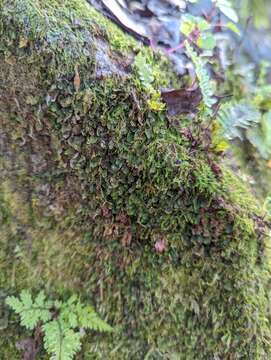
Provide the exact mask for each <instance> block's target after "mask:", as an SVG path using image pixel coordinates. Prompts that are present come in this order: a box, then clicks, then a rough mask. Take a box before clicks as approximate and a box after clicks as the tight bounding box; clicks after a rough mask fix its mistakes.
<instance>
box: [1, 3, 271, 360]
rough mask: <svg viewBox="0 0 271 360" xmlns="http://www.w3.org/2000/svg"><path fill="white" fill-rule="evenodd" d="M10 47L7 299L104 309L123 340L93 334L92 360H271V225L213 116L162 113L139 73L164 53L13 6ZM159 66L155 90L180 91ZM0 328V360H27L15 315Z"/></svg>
mask: <svg viewBox="0 0 271 360" xmlns="http://www.w3.org/2000/svg"><path fill="white" fill-rule="evenodd" d="M79 20H80V21H79ZM0 36H1V43H0V93H1V97H0V124H1V146H2V147H3V151H2V152H1V155H0V167H1V175H0V176H1V184H0V198H1V203H0V214H1V217H0V219H1V223H0V288H1V290H2V289H3V293H4V294H5V295H6V296H10V295H13V294H18V293H19V292H20V291H21V290H23V289H26V288H27V289H31V293H32V292H34V293H35V292H36V291H37V292H38V291H40V290H42V289H44V290H45V293H46V294H47V296H48V298H50V299H51V298H61V299H63V302H62V304H66V303H67V301H69V300H66V299H70V297H71V296H72V294H73V293H77V294H80V299H82V303H89V302H91V303H92V304H93V306H94V308H95V309H96V310H97V313H99V314H100V316H101V318H104V319H106V321H107V322H108V323H110V324H111V325H112V327H113V328H114V331H113V332H110V333H106V334H96V333H95V334H86V335H85V336H84V338H83V339H82V348H81V352H80V354H79V355H78V356H82V357H83V358H84V359H86V360H98V359H109V360H128V359H129V360H130V359H133V360H142V359H144V358H145V359H149V360H159V359H163V360H164V359H178V360H179V359H180V360H194V359H197V360H201V359H202V360H205V359H212V358H217V359H218V358H220V359H255V360H257V359H259V360H262V359H268V358H269V357H270V354H271V328H270V313H269V306H270V299H269V296H270V295H269V285H268V283H269V276H270V264H269V260H268V253H267V255H265V254H266V252H265V246H266V243H267V241H268V236H267V235H266V234H267V229H266V223H265V221H264V220H263V219H264V216H265V213H264V212H263V211H262V210H261V207H260V205H259V204H258V202H257V201H256V200H255V198H254V197H253V195H252V194H251V193H250V191H249V190H248V188H247V186H246V185H245V184H244V183H243V182H242V180H240V179H239V178H238V177H237V176H236V175H235V174H233V173H232V172H231V171H230V170H229V169H227V168H225V167H224V166H222V165H221V159H220V157H219V154H218V153H217V152H216V151H213V150H212V149H213V146H212V145H213V144H212V143H210V131H211V130H210V129H209V127H208V125H209V118H208V119H205V117H203V116H202V113H200V114H199V115H198V116H197V117H196V119H195V120H194V121H193V122H191V120H189V119H187V118H186V117H185V116H177V117H175V118H169V117H168V116H167V114H166V111H165V110H163V109H159V111H153V109H152V107H150V105H149V100H150V94H149V93H148V92H147V91H146V88H145V87H144V86H143V84H142V76H141V75H140V73H139V71H138V69H137V68H136V66H131V65H130V63H128V64H127V62H126V60H127V58H128V59H130V58H132V59H134V56H135V55H134V52H136V53H138V52H139V53H142V54H143V56H144V57H147V58H148V59H149V58H150V59H152V55H150V50H146V49H144V48H142V47H141V46H139V45H138V44H137V43H136V42H135V41H134V40H132V39H131V38H130V37H129V36H126V35H124V34H123V33H122V32H121V31H120V30H119V29H117V28H116V27H115V26H114V25H112V24H111V23H110V22H109V21H107V20H105V19H104V18H102V17H101V15H98V14H97V13H96V11H94V10H93V9H92V8H91V7H89V6H88V5H87V3H86V2H85V1H83V0H64V1H63V0H62V1H60V0H59V1H56V0H55V1H46V2H45V1H40V0H14V1H3V0H2V1H1V2H0ZM135 48H136V49H135ZM123 52H125V54H127V58H126V57H123V54H122V53H123ZM137 56H138V55H137ZM148 56H150V57H148ZM153 56H154V57H155V60H156V61H155V62H156V63H157V64H158V65H155V66H157V67H156V71H155V74H157V73H158V74H159V76H154V80H153V81H151V85H152V86H154V88H155V89H159V87H160V86H164V84H165V83H168V84H169V85H173V84H174V85H176V83H178V80H176V77H175V75H174V73H173V72H172V70H171V69H170V67H169V64H168V62H167V61H166V60H164V59H163V57H162V56H161V55H159V54H155V55H153ZM149 66H150V67H152V66H153V65H152V63H151V61H150V62H149ZM159 69H160V71H159ZM147 71H148V70H147ZM143 80H144V81H145V80H146V76H145V72H144V76H143ZM151 80H152V79H151ZM2 94H3V95H2ZM157 244H163V246H157ZM46 299H47V297H46ZM46 299H43V301H45V302H47V300H46ZM13 300H14V299H13ZM20 304H21V303H20ZM63 306H65V305H63ZM72 306H73V305H72ZM13 308H14V309H15V307H14V306H13ZM7 311H9V310H7ZM47 315H48V316H49V315H50V313H47ZM35 316H36V317H37V314H35ZM60 316H61V315H60ZM37 318H39V319H40V314H38V317H37ZM47 318H48V317H47ZM42 319H43V321H44V318H42ZM32 320H33V318H32ZM36 321H37V319H35V323H36ZM52 322H54V320H51V321H49V322H48V323H47V325H48V324H50V323H52ZM27 324H29V322H27ZM31 324H32V323H31ZM33 324H34V322H33ZM33 326H34V325H33ZM33 326H32V327H33ZM75 327H76V328H77V327H78V326H77V325H76V326H75ZM79 327H80V326H79ZM83 327H86V325H83ZM2 331H3V334H4V336H1V337H0V349H1V350H0V351H1V352H2V353H1V356H2V358H3V359H4V360H6V359H14V360H17V359H20V358H21V352H20V351H19V350H18V349H17V348H16V346H15V343H16V341H18V339H22V338H24V337H26V336H29V335H30V336H31V335H33V333H32V332H31V330H28V331H26V332H25V331H22V329H21V327H20V326H19V324H18V321H17V317H15V315H14V314H12V313H11V312H10V311H9V317H8V322H7V324H6V327H5V329H4V330H2ZM44 331H45V334H46V333H47V334H48V332H50V333H51V334H54V333H55V328H53V326H52V327H49V326H46V325H45V327H44ZM56 335H57V334H56ZM56 338H57V336H56ZM50 339H51V338H50ZM52 340H53V339H51V340H49V342H48V341H46V342H45V346H46V348H47V350H48V352H51V353H54V352H55V349H53V348H52V346H53V345H52V343H53V341H52ZM50 344H51V345H50ZM74 348H75V349H76V350H77V349H79V345H78V342H76V346H75V347H74ZM39 351H40V358H41V359H43V358H44V359H46V354H45V353H44V352H43V351H42V349H40V350H39ZM79 358H80V357H79Z"/></svg>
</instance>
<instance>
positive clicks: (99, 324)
mask: <svg viewBox="0 0 271 360" xmlns="http://www.w3.org/2000/svg"><path fill="white" fill-rule="evenodd" d="M78 314H79V316H78V318H79V324H80V326H81V327H83V328H86V329H90V330H95V331H100V332H110V331H113V329H112V327H111V326H110V325H108V324H107V323H106V322H105V321H103V320H102V319H101V318H100V317H99V316H98V314H97V313H96V312H95V310H94V309H93V308H92V307H91V306H85V307H81V309H80V311H78Z"/></svg>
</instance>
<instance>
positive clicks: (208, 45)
mask: <svg viewBox="0 0 271 360" xmlns="http://www.w3.org/2000/svg"><path fill="white" fill-rule="evenodd" d="M197 45H198V46H199V47H200V48H201V49H205V50H213V49H214V48H215V46H216V40H215V38H214V36H213V35H212V34H211V33H207V34H204V33H203V34H202V35H201V36H200V37H199V39H198V41H197Z"/></svg>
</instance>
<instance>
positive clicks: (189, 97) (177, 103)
mask: <svg viewBox="0 0 271 360" xmlns="http://www.w3.org/2000/svg"><path fill="white" fill-rule="evenodd" d="M161 95H162V99H163V101H164V102H165V103H166V105H167V112H168V115H169V116H175V115H180V114H189V113H193V112H197V107H198V105H199V104H200V102H201V100H202V94H201V91H200V88H197V89H195V90H190V89H179V90H166V91H162V92H161Z"/></svg>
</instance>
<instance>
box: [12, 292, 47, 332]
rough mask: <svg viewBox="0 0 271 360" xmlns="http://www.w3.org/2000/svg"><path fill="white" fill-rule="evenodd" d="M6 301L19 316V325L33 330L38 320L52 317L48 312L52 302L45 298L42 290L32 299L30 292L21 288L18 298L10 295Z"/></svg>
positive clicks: (43, 320)
mask: <svg viewBox="0 0 271 360" xmlns="http://www.w3.org/2000/svg"><path fill="white" fill-rule="evenodd" d="M6 303H7V305H9V306H10V307H11V308H12V309H13V310H14V311H15V313H16V314H18V315H19V316H20V319H21V325H22V326H25V327H26V328H27V329H29V330H33V329H34V328H35V327H36V326H37V324H38V322H39V321H42V322H47V321H49V320H50V319H51V318H52V314H51V312H50V308H51V307H52V302H51V301H47V300H46V299H45V295H44V292H43V291H41V292H40V293H39V294H38V296H37V297H36V299H35V300H34V301H33V300H32V296H31V294H30V293H29V292H28V291H27V290H23V291H22V292H21V294H20V299H18V298H16V297H15V296H10V297H8V298H7V299H6Z"/></svg>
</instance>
